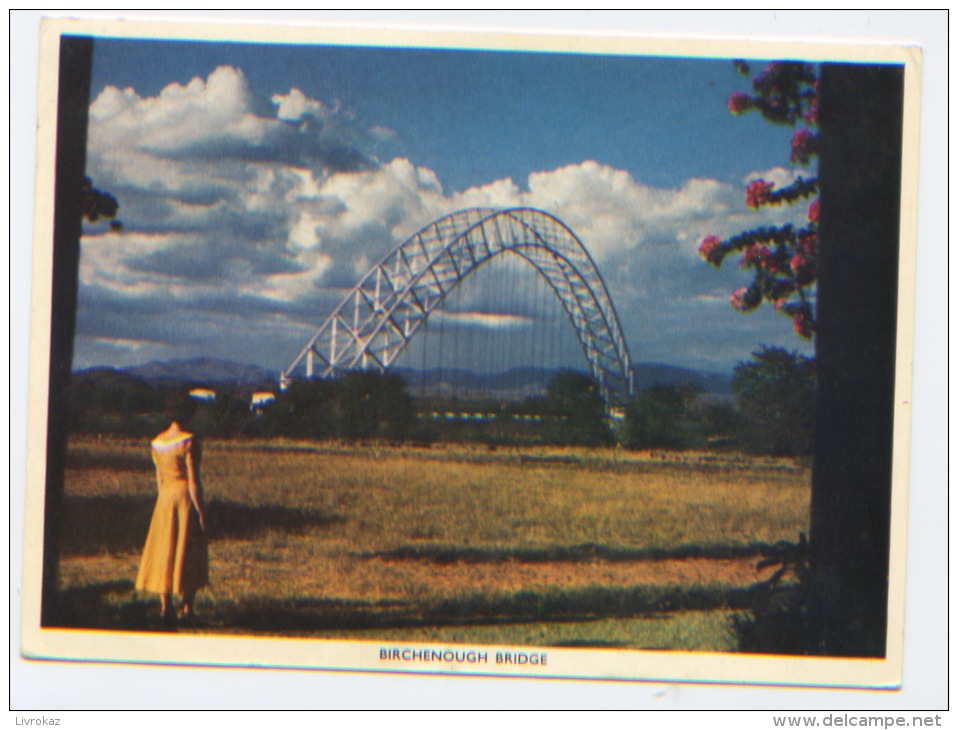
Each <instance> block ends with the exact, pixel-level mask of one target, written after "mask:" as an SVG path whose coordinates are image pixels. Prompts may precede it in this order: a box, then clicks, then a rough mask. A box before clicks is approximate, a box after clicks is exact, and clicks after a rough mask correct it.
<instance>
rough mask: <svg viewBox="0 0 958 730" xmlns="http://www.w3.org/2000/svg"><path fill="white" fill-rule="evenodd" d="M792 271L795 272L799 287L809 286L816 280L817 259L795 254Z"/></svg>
mask: <svg viewBox="0 0 958 730" xmlns="http://www.w3.org/2000/svg"><path fill="white" fill-rule="evenodd" d="M790 263H791V266H792V271H793V272H795V281H796V283H797V284H798V285H799V286H808V285H809V284H811V283H812V282H813V281H814V280H815V275H816V274H817V273H818V272H817V268H818V267H817V266H816V264H815V259H812V258H808V257H806V256H803V255H802V254H800V253H797V254H795V255H794V256H793V257H792V260H791V262H790Z"/></svg>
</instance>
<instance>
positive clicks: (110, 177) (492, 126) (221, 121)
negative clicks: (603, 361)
mask: <svg viewBox="0 0 958 730" xmlns="http://www.w3.org/2000/svg"><path fill="white" fill-rule="evenodd" d="M757 66H759V67H760V64H758V65H757ZM746 84H747V81H746V80H745V79H743V78H742V77H740V76H738V75H737V74H736V73H735V72H734V70H733V68H732V64H731V63H730V61H729V60H727V59H718V60H699V59H668V58H645V57H629V56H582V55H572V54H551V53H523V52H508V53H505V52H485V51H483V52H479V51H453V50H430V49H374V48H348V47H319V46H302V45H299V46H273V45H257V44H225V43H199V42H165V41H164V42H157V41H142V40H115V39H99V40H97V41H96V43H95V52H94V68H93V84H92V94H91V97H92V98H91V121H90V138H89V144H88V173H89V174H90V175H91V177H92V178H93V179H94V182H95V184H96V185H98V186H100V187H102V188H104V189H107V190H109V191H110V192H112V193H113V194H115V195H116V196H117V197H118V199H119V200H120V205H121V218H122V220H123V222H124V224H125V229H124V232H123V233H121V234H116V233H112V232H109V231H106V230H104V229H103V228H102V227H99V228H90V229H89V230H87V232H86V235H85V236H84V239H83V248H82V254H81V275H80V285H81V288H80V296H79V300H78V331H77V346H76V356H75V363H74V366H75V367H76V368H83V367H90V366H92V365H100V364H110V365H115V366H123V365H130V364H137V363H140V362H145V361H148V360H153V359H170V358H173V357H193V356H215V357H223V358H228V359H232V360H238V361H243V362H253V363H256V364H260V365H263V366H266V367H270V368H272V369H275V370H279V369H282V368H284V367H285V366H286V365H288V364H289V362H290V361H291V360H292V358H293V357H294V356H295V354H296V353H297V352H298V351H299V349H300V348H301V347H302V345H303V344H305V340H306V338H307V337H308V336H309V335H310V334H311V333H312V331H313V330H314V329H315V327H316V326H317V325H318V324H319V323H320V322H321V321H322V319H323V318H324V317H325V315H326V314H328V313H329V311H331V309H332V308H333V307H334V306H335V304H336V303H337V302H338V301H339V299H340V298H341V296H342V294H343V293H344V291H346V290H348V288H349V287H350V286H351V285H352V284H353V283H355V282H356V281H357V280H358V279H359V278H360V277H361V276H362V274H363V273H365V270H366V269H368V266H369V264H370V262H373V261H375V260H377V259H379V258H380V257H381V256H383V255H384V254H385V253H387V252H388V251H389V250H391V249H392V248H394V247H395V246H396V245H398V244H399V243H401V242H402V240H403V239H404V238H405V237H406V236H408V235H410V234H411V233H413V232H414V231H415V230H417V229H418V228H420V227H421V226H423V225H425V224H427V223H429V222H430V221H431V220H434V219H435V218H438V217H440V216H441V215H444V214H446V213H450V212H452V211H454V210H457V209H460V208H464V207H473V206H493V207H510V206H514V205H526V206H532V207H537V208H542V209H543V210H547V211H548V212H550V213H553V214H555V215H557V216H558V217H559V218H561V219H562V220H563V221H565V222H566V223H567V224H568V225H569V226H570V227H571V228H572V229H573V230H575V231H576V233H577V234H578V235H579V237H580V238H581V239H582V241H583V243H584V244H585V246H586V247H587V248H588V249H589V251H590V253H591V254H592V256H593V258H594V259H595V261H596V263H597V265H598V268H599V270H600V271H601V272H602V275H603V276H604V278H605V279H606V283H607V285H608V287H609V290H610V293H611V296H612V299H613V301H614V302H615V305H616V307H617V309H618V312H619V315H620V318H621V320H622V326H623V331H624V332H625V335H626V339H627V340H628V342H629V346H630V349H631V350H632V358H633V360H635V361H655V362H664V363H668V364H673V365H680V366H688V367H696V368H703V369H709V370H720V371H728V370H730V369H731V368H732V367H733V366H734V365H735V364H736V363H737V362H739V361H741V360H743V359H747V358H748V356H749V353H750V352H751V351H753V350H754V349H756V348H757V347H758V346H759V345H760V344H773V345H774V344H777V345H782V346H785V347H788V348H790V349H802V350H804V351H806V352H808V351H809V348H808V347H807V346H803V344H802V343H801V342H800V341H799V340H798V339H797V338H796V337H795V336H794V335H793V334H792V332H791V327H790V323H789V322H788V321H787V320H786V319H784V318H783V317H781V316H777V315H775V314H774V313H772V312H770V311H767V308H763V310H760V311H759V312H757V313H755V314H751V315H747V316H744V315H741V314H738V313H736V312H734V311H733V310H732V309H731V307H730V306H729V305H728V295H729V293H730V292H731V291H732V290H733V289H734V288H736V287H738V286H742V285H743V284H745V283H747V277H746V276H745V274H743V273H742V272H739V271H737V270H736V267H735V265H734V262H731V263H730V264H727V265H726V267H725V269H724V270H723V271H721V272H716V271H715V270H714V269H712V268H711V267H708V266H706V265H705V264H704V263H703V262H702V261H701V260H700V259H699V257H698V256H697V254H696V246H697V242H698V240H700V239H701V237H702V236H704V235H706V234H708V233H716V234H718V235H720V236H725V235H730V234H732V233H736V232H738V231H740V230H743V229H745V228H751V227H754V226H755V225H760V224H765V223H769V222H779V221H781V220H784V218H783V216H787V215H789V214H790V215H793V216H794V215H798V216H801V214H803V212H804V211H803V210H802V211H791V212H790V213H789V212H788V211H784V212H783V211H770V212H764V211H763V212H762V213H761V214H759V213H754V212H751V211H748V210H747V209H746V208H745V203H744V189H745V186H746V184H747V181H748V180H749V179H750V178H754V177H756V176H759V175H761V176H764V177H766V178H767V179H774V180H779V181H781V182H786V181H788V180H789V179H791V177H792V176H793V175H794V174H796V170H794V169H791V168H789V166H788V161H787V158H788V150H789V139H790V137H791V134H792V130H791V129H788V128H782V127H774V126H772V125H770V124H768V123H766V122H763V121H762V120H761V119H759V118H758V117H754V116H748V115H746V116H744V117H733V116H732V115H731V114H729V112H728V110H727V107H726V100H727V97H728V94H729V93H730V92H731V91H733V90H736V89H742V88H746ZM482 292H483V287H482V285H481V282H478V283H474V285H473V286H472V287H471V289H470V290H469V293H468V294H463V296H462V298H461V300H459V301H457V302H453V301H452V300H450V308H458V312H459V314H460V315H462V316H460V317H459V318H458V320H452V319H450V320H447V325H448V326H449V327H453V326H455V327H460V328H464V330H465V329H468V330H469V331H468V332H467V331H463V332H462V341H463V342H467V341H468V342H474V343H479V344H477V345H476V346H475V348H474V349H473V351H472V352H471V353H469V354H468V355H467V356H464V358H465V361H464V362H462V363H459V364H467V363H468V362H470V361H473V360H475V359H476V355H474V354H473V352H483V351H484V350H485V349H488V348H484V347H483V345H482V344H481V343H483V342H486V341H487V339H488V338H491V337H493V336H500V333H499V332H497V331H494V330H497V329H501V328H496V327H491V326H490V323H492V322H495V318H496V317H497V316H498V317H502V318H506V317H513V320H510V321H514V315H515V314H517V313H519V314H521V312H517V311H510V312H506V311H503V306H502V302H501V301H496V297H495V294H494V292H493V291H491V290H487V292H486V296H485V297H484V296H483V293H482ZM538 296H539V295H538V294H535V293H530V294H529V297H528V299H529V301H530V302H531V300H533V299H536V298H537V297H538ZM527 305H528V303H527ZM511 306H512V307H513V309H514V310H515V309H516V308H518V309H520V310H521V309H522V307H523V303H522V302H513V303H512V305H511ZM467 310H469V311H467ZM527 314H529V313H528V312H527ZM473 315H479V316H473ZM533 319H534V317H532V316H531V315H530V316H527V317H526V321H527V322H529V323H530V324H529V326H530V327H532V326H534V324H532V320H533ZM525 335H526V336H523V333H520V332H516V333H514V336H516V337H517V338H518V341H520V342H528V341H530V338H529V337H528V336H527V335H528V333H525ZM572 345H573V346H572V348H571V349H570V350H569V352H568V356H567V360H568V362H567V364H568V365H576V364H578V362H577V359H578V358H579V357H580V355H579V354H578V353H577V352H575V347H574V342H573V343H572ZM475 364H476V365H478V366H479V367H496V366H495V365H492V364H484V363H481V362H476V363H475Z"/></svg>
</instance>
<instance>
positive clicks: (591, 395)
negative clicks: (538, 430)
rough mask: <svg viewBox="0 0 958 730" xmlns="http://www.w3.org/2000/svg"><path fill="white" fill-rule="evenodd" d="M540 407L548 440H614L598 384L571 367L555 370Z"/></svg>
mask: <svg viewBox="0 0 958 730" xmlns="http://www.w3.org/2000/svg"><path fill="white" fill-rule="evenodd" d="M541 410H542V415H543V418H544V426H543V437H544V439H545V441H546V442H547V443H551V444H558V445H578V446H606V445H609V444H611V443H613V442H614V437H613V435H612V429H611V428H610V427H609V423H608V420H607V418H606V414H605V403H604V402H603V400H602V396H601V395H600V393H599V388H598V386H597V385H596V383H595V381H593V380H592V378H590V377H589V376H587V375H583V374H582V373H577V372H574V371H571V370H563V371H560V372H559V373H557V374H556V376H555V377H554V378H553V379H552V381H551V382H550V383H549V387H548V388H547V390H546V397H545V401H544V403H542V408H541Z"/></svg>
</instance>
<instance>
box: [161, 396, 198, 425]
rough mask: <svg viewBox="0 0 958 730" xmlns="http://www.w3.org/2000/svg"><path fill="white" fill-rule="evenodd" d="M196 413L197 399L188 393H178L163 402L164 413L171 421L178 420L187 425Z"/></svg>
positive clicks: (179, 422)
mask: <svg viewBox="0 0 958 730" xmlns="http://www.w3.org/2000/svg"><path fill="white" fill-rule="evenodd" d="M194 413H196V400H195V399H193V398H191V397H190V396H189V394H187V393H176V394H174V395H171V396H170V397H168V398H167V399H166V401H165V402H164V404H163V415H165V416H166V418H167V419H168V420H169V421H171V422H172V421H176V422H177V423H178V424H180V425H181V426H185V425H186V424H187V423H189V422H190V419H191V418H193V414H194Z"/></svg>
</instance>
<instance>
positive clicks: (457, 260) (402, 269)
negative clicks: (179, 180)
mask: <svg viewBox="0 0 958 730" xmlns="http://www.w3.org/2000/svg"><path fill="white" fill-rule="evenodd" d="M505 254H510V255H515V256H519V257H520V258H522V259H524V260H525V261H526V262H528V263H529V264H530V265H531V266H532V267H533V268H535V269H536V271H537V272H538V273H539V275H541V276H542V277H544V278H545V280H546V281H547V282H548V284H549V286H550V287H551V289H552V291H553V292H554V293H555V295H556V296H557V297H558V299H559V301H560V302H561V304H562V307H563V309H564V310H565V313H566V315H567V316H568V318H569V321H570V322H571V323H572V325H573V327H574V328H575V332H576V335H577V337H578V340H579V344H580V345H581V347H582V352H583V354H584V356H585V359H586V362H587V363H588V365H589V370H590V372H591V374H592V377H593V378H594V379H595V380H596V382H597V383H598V384H599V388H600V390H601V392H602V396H603V399H604V400H605V402H606V404H607V406H608V407H610V408H611V407H614V406H616V405H619V404H621V403H623V402H624V401H625V400H626V399H627V398H628V397H629V396H630V395H631V394H632V391H633V385H632V364H631V360H630V357H629V351H628V347H627V346H626V342H625V338H624V336H623V335H622V329H621V327H620V325H619V319H618V316H617V314H616V312H615V307H614V306H613V304H612V300H611V298H610V297H609V292H608V290H607V288H606V286H605V282H604V281H603V280H602V277H601V275H600V274H599V271H598V269H597V268H596V266H595V263H594V262H593V260H592V257H591V256H590V255H589V253H588V251H586V249H585V247H584V246H583V245H582V242H581V241H580V240H579V239H578V237H577V236H576V235H575V234H574V233H573V232H572V231H571V230H570V229H569V228H568V226H566V225H565V224H564V223H563V222H562V221H560V220H559V219H558V218H555V217H554V216H552V215H550V214H548V213H545V212H543V211H540V210H535V209H532V208H511V209H507V210H492V209H480V208H474V209H469V210H461V211H458V212H456V213H452V214H450V215H447V216H445V217H442V218H439V219H438V220H436V221H434V222H433V223H430V224H429V225H428V226H426V227H424V228H422V229H421V230H419V231H418V232H416V233H415V234H414V235H412V236H411V237H409V238H408V239H407V240H406V241H404V242H403V243H402V244H400V245H399V246H397V247H396V248H395V249H394V250H393V251H391V252H390V253H389V254H388V255H387V256H385V257H384V258H383V259H382V260H381V261H380V262H379V263H377V264H376V265H375V266H373V267H372V268H371V269H370V270H369V272H368V273H367V274H366V275H365V276H364V277H363V278H362V279H361V280H360V281H359V283H357V284H356V286H354V287H353V289H352V290H351V291H350V292H349V293H348V294H347V295H346V296H345V297H344V298H343V299H342V301H341V302H340V303H339V305H338V306H337V307H336V309H335V310H334V311H333V312H332V314H330V315H329V316H328V317H327V318H326V320H325V321H324V322H323V323H322V325H320V327H319V329H317V330H316V332H315V334H314V335H313V336H312V337H311V338H310V339H309V341H308V342H307V343H306V345H305V347H303V349H302V350H301V351H300V353H299V354H298V355H297V357H296V359H295V360H293V362H292V363H291V364H290V366H289V367H288V368H286V370H284V371H283V373H282V375H281V384H282V385H283V386H286V385H288V384H289V382H290V381H291V380H292V378H293V377H295V376H296V375H297V374H299V373H300V372H302V373H303V374H304V375H305V376H306V377H307V378H312V377H323V378H328V377H332V376H334V375H335V374H336V373H339V372H343V371H348V370H366V369H377V370H380V371H386V370H388V369H389V367H390V366H391V365H392V364H393V363H394V362H395V361H396V360H397V358H398V357H399V355H400V354H401V353H402V352H403V350H404V349H405V347H406V345H407V344H408V343H409V342H410V340H411V339H412V338H413V337H414V336H415V335H416V333H417V332H418V331H419V329H420V328H421V327H422V326H423V325H424V324H425V323H426V320H427V319H428V317H429V315H430V313H432V312H433V311H435V310H436V309H437V308H439V307H440V306H441V305H442V303H443V302H444V301H445V299H446V297H448V296H449V295H450V294H451V293H452V291H454V290H455V289H456V287H457V286H458V285H459V284H460V283H461V282H462V281H463V280H464V279H465V278H466V277H467V276H469V275H470V274H472V273H473V272H474V271H476V270H477V269H478V268H479V267H481V266H482V265H483V264H485V263H487V262H488V261H490V260H492V259H494V258H495V257H497V256H500V255H505Z"/></svg>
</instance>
